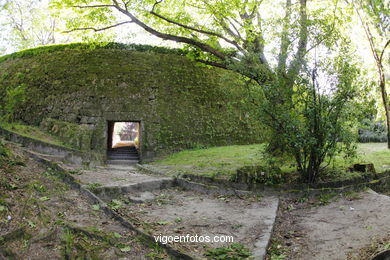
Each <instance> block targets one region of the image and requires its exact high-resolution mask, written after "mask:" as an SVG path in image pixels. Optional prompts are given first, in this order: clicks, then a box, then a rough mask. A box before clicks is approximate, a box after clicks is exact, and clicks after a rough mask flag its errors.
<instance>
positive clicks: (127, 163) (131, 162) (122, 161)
mask: <svg viewBox="0 0 390 260" xmlns="http://www.w3.org/2000/svg"><path fill="white" fill-rule="evenodd" d="M138 162H139V160H107V164H115V165H133V164H137V163H138Z"/></svg>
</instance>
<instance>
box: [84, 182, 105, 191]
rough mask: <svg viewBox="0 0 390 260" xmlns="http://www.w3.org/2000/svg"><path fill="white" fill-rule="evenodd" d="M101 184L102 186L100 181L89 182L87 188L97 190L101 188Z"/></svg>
mask: <svg viewBox="0 0 390 260" xmlns="http://www.w3.org/2000/svg"><path fill="white" fill-rule="evenodd" d="M100 186H102V185H101V184H100V183H90V184H88V186H87V188H88V189H89V190H90V191H92V192H95V191H96V189H97V188H99V187H100Z"/></svg>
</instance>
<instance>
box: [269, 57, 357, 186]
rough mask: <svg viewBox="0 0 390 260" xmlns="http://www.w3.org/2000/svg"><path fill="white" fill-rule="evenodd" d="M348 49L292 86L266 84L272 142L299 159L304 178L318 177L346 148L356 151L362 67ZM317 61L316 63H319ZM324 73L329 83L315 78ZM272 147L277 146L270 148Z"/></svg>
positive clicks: (311, 180)
mask: <svg viewBox="0 0 390 260" xmlns="http://www.w3.org/2000/svg"><path fill="white" fill-rule="evenodd" d="M349 55H350V54H349V53H348V52H346V49H344V53H343V54H342V55H340V56H338V57H336V58H335V59H334V60H333V61H331V60H325V61H321V62H320V63H318V64H316V65H315V68H314V69H313V70H312V71H310V73H308V74H306V75H305V74H303V75H301V76H300V79H299V81H297V82H296V84H295V85H294V87H293V88H292V89H288V88H286V89H284V91H281V88H280V84H282V85H283V84H284V81H283V79H279V80H278V82H279V84H277V83H274V84H276V85H274V84H271V85H269V86H267V87H266V88H265V90H264V92H265V96H266V102H264V105H263V107H262V109H263V111H264V115H265V117H266V120H265V122H266V123H267V124H268V125H269V126H270V129H271V130H272V131H273V135H274V137H273V138H274V141H273V142H271V145H275V142H276V143H277V144H278V147H281V148H282V150H283V152H285V153H287V154H288V155H290V156H292V157H293V158H294V159H295V161H296V166H297V170H298V172H300V174H301V176H302V179H303V180H304V181H306V182H315V181H317V180H318V176H319V175H320V174H321V172H322V171H323V169H325V168H326V167H327V166H328V165H329V164H330V162H331V161H332V160H333V159H334V157H335V156H336V155H337V154H339V153H341V152H342V151H344V153H345V154H346V155H351V156H352V155H353V150H354V145H353V141H354V133H353V131H352V130H353V128H352V127H353V126H354V123H355V122H354V118H356V117H354V114H356V111H355V110H354V105H353V102H352V101H353V99H354V98H355V96H356V92H357V86H355V85H354V79H355V78H356V76H357V73H358V70H357V68H356V65H354V64H353V63H352V62H351V60H350V59H348V57H350V56H349ZM316 63H317V62H316ZM319 76H321V77H326V78H327V83H326V84H327V85H325V86H323V84H324V83H319V82H318V80H317V77H319ZM269 148H270V149H269V151H270V152H274V151H273V150H272V149H273V147H272V146H270V147H269Z"/></svg>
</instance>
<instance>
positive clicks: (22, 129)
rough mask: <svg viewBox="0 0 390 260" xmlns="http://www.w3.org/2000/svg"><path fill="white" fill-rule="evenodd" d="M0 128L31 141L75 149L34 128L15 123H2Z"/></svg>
mask: <svg viewBox="0 0 390 260" xmlns="http://www.w3.org/2000/svg"><path fill="white" fill-rule="evenodd" d="M0 126H1V127H2V128H4V129H6V130H8V131H11V132H14V133H17V134H19V135H22V136H25V137H30V138H32V139H36V140H40V141H43V142H46V143H50V144H54V145H58V146H63V147H67V148H72V149H75V148H74V147H72V146H71V145H69V144H66V143H64V142H62V141H61V140H59V139H58V137H55V136H53V135H50V134H49V133H46V132H44V131H42V130H41V129H39V128H38V127H35V126H30V125H23V124H17V123H13V124H10V123H4V122H2V123H0Z"/></svg>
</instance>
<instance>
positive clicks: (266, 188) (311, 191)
mask: <svg viewBox="0 0 390 260" xmlns="http://www.w3.org/2000/svg"><path fill="white" fill-rule="evenodd" d="M136 167H138V168H139V169H141V170H143V171H145V172H147V173H150V174H153V175H158V176H164V174H163V173H161V172H158V171H157V170H156V169H150V168H148V167H145V166H143V165H139V164H137V165H136ZM176 178H177V179H185V180H188V181H190V182H192V183H202V184H204V185H212V186H217V187H219V188H224V189H229V188H230V189H233V190H241V191H249V192H254V193H262V192H265V193H268V194H271V195H287V196H293V197H294V196H300V195H302V194H305V195H311V196H314V195H318V194H321V193H324V192H345V191H358V190H361V189H363V188H364V187H367V186H369V187H371V186H373V185H374V184H375V183H377V182H380V183H383V182H384V180H387V179H389V180H390V172H387V173H384V174H382V176H381V177H380V178H377V176H367V177H357V178H354V179H352V180H345V181H339V182H327V183H319V184H282V185H265V184H254V185H248V184H243V183H235V182H232V181H229V180H224V179H216V178H212V177H207V176H199V175H193V174H183V175H182V176H181V177H176ZM374 186H375V185H374ZM376 186H378V185H376Z"/></svg>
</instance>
